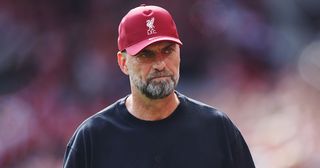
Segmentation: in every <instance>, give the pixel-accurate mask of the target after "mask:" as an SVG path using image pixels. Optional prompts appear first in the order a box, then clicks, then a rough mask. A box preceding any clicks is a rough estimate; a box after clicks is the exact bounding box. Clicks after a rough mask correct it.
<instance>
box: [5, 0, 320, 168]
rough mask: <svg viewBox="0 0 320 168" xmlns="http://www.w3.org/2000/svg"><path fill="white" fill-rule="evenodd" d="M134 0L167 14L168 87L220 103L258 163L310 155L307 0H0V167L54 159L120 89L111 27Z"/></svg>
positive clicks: (49, 164) (312, 115)
mask: <svg viewBox="0 0 320 168" xmlns="http://www.w3.org/2000/svg"><path fill="white" fill-rule="evenodd" d="M142 3H145V4H155V5H159V6H162V7H164V8H166V9H167V10H169V11H170V12H171V14H172V15H173V17H174V19H175V20H176V24H177V27H178V31H179V33H180V37H181V39H182V42H183V43H184V44H183V46H182V49H181V61H182V62H181V79H180V83H179V86H178V88H177V90H179V91H180V92H182V93H184V94H186V95H187V96H190V97H192V98H195V99H200V100H201V101H203V102H205V103H207V104H210V105H212V106H215V107H217V108H218V109H219V110H221V111H224V112H225V113H227V114H228V115H229V116H230V118H231V119H232V120H233V121H234V122H235V124H236V125H238V127H239V128H240V130H241V132H242V133H243V135H244V137H245V139H246V140H247V142H248V145H249V147H250V149H251V152H252V155H253V158H254V161H255V163H256V166H257V167H259V168H270V167H275V168H313V167H320V156H319V154H318V153H319V152H320V135H319V131H318V130H317V129H318V128H319V126H320V124H319V123H320V113H319V110H318V109H319V108H320V104H319V102H320V37H319V33H320V1H318V0H294V1H292V0H281V1H278V0H256V1H251V0H237V1H235V0H189V1H183V0H176V1H168V0H164V1H151V0H149V1H141V0H135V1H125V0H117V1H115V0H91V1H89V0H69V1H64V0H44V1H41V0H29V1H20V2H18V1H14V0H0V167H3V168H9V167H10V168H43V167H45V168H58V167H61V166H62V159H63V154H64V150H65V147H66V144H67V142H68V140H69V138H70V137H71V136H72V133H73V132H74V130H75V129H76V127H77V126H78V125H79V124H80V123H81V122H82V121H83V120H84V119H85V118H87V117H88V116H90V115H92V114H94V113H96V112H98V111H99V110H101V109H103V108H104V107H106V106H107V105H109V104H111V103H113V102H114V101H116V100H117V99H119V98H121V97H123V96H125V95H126V94H128V93H129V91H130V90H129V83H128V79H127V76H125V75H124V74H122V73H121V71H120V69H119V68H118V67H117V63H116V53H117V28H118V24H119V22H120V20H121V18H122V16H124V15H125V14H126V13H127V12H128V10H129V9H131V8H133V7H136V6H138V5H140V4H142Z"/></svg>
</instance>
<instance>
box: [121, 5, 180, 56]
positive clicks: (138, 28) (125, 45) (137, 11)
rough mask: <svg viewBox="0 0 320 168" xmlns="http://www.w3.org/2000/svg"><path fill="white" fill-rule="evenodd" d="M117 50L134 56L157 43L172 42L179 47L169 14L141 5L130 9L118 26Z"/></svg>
mask: <svg viewBox="0 0 320 168" xmlns="http://www.w3.org/2000/svg"><path fill="white" fill-rule="evenodd" d="M118 31H119V36H118V49H119V51H123V50H126V51H127V53H129V54H130V55H136V54H137V53H138V52H139V51H141V50H142V49H143V48H145V47H147V46H148V45H150V44H152V43H155V42H158V41H173V42H176V43H178V44H180V45H182V42H181V41H180V39H179V35H178V31H177V28H176V24H175V23H174V21H173V19H172V17H171V15H170V13H169V12H168V11H167V10H165V9H163V8H161V7H158V6H145V5H141V6H139V7H136V8H134V9H131V10H130V11H129V12H128V13H127V14H126V15H125V16H124V17H123V18H122V20H121V22H120V24H119V29H118Z"/></svg>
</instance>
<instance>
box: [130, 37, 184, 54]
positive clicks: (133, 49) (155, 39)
mask: <svg viewBox="0 0 320 168" xmlns="http://www.w3.org/2000/svg"><path fill="white" fill-rule="evenodd" d="M159 41H172V42H175V43H178V44H179V45H182V42H181V41H180V40H179V39H177V38H174V37H168V36H157V37H153V38H149V39H146V40H143V41H140V42H139V43H137V44H134V45H132V46H130V47H127V48H126V51H127V53H128V54H130V55H136V54H138V53H139V52H140V51H141V50H142V49H144V48H145V47H147V46H149V45H150V44H153V43H155V42H159Z"/></svg>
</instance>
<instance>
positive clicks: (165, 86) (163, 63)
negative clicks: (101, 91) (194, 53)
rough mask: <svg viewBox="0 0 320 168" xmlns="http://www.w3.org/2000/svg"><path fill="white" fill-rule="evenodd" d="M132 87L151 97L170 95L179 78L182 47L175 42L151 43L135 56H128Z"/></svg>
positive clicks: (157, 97) (159, 97) (158, 97)
mask: <svg viewBox="0 0 320 168" xmlns="http://www.w3.org/2000/svg"><path fill="white" fill-rule="evenodd" d="M126 64H127V68H128V74H129V78H130V84H131V86H134V87H132V89H138V91H140V92H141V93H142V94H144V95H145V96H146V97H148V98H150V99H161V98H164V97H167V96H169V95H170V94H171V93H172V92H173V91H174V89H175V87H176V86H177V84H178V80H179V66H180V48H179V45H178V44H176V43H173V42H158V43H154V44H151V45H149V46H147V47H146V48H144V49H143V50H142V51H140V52H139V53H138V54H137V55H135V56H130V55H128V56H127V61H126Z"/></svg>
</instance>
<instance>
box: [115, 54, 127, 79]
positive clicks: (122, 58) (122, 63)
mask: <svg viewBox="0 0 320 168" xmlns="http://www.w3.org/2000/svg"><path fill="white" fill-rule="evenodd" d="M117 58H118V65H119V67H120V69H121V71H122V72H123V73H124V74H126V75H128V68H127V57H126V55H124V53H122V52H121V51H118V53H117Z"/></svg>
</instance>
